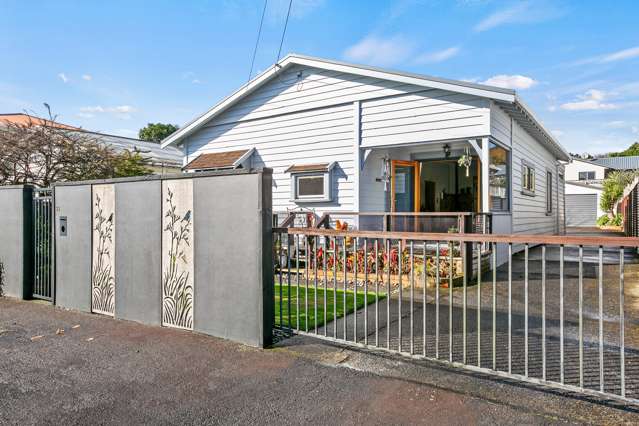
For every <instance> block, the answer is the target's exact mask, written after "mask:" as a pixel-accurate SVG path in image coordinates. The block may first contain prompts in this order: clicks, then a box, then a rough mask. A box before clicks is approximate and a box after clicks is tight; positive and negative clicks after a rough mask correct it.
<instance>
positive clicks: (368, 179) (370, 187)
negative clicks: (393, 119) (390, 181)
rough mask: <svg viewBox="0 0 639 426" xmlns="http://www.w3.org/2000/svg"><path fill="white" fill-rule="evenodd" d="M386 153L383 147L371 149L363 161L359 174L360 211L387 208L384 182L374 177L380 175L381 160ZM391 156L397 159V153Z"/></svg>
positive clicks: (383, 209) (375, 210)
mask: <svg viewBox="0 0 639 426" xmlns="http://www.w3.org/2000/svg"><path fill="white" fill-rule="evenodd" d="M393 151H395V150H393ZM388 153H389V151H387V150H384V149H381V150H373V151H372V152H371V153H370V155H369V156H368V158H367V159H366V162H365V163H364V168H363V170H362V171H361V173H360V175H359V194H360V195H359V210H360V211H362V212H383V211H386V209H387V205H386V197H388V195H387V193H386V192H384V182H377V181H376V179H377V178H379V177H381V175H382V161H383V158H384V156H385V155H387V154H388ZM393 158H394V159H398V157H397V155H394V156H393Z"/></svg>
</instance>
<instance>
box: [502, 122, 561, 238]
mask: <svg viewBox="0 0 639 426" xmlns="http://www.w3.org/2000/svg"><path fill="white" fill-rule="evenodd" d="M522 160H525V161H527V162H528V163H531V165H532V166H533V167H534V168H535V195H534V196H529V195H524V194H523V193H522V188H521V183H522V179H521V178H522V176H521V167H522ZM512 170H513V173H512V176H513V185H512V186H513V189H512V191H513V209H512V215H513V233H515V234H517V233H522V234H551V235H552V234H556V233H557V232H558V229H557V216H556V215H557V211H558V209H557V207H558V206H557V204H558V203H555V200H557V199H558V198H557V192H556V191H557V180H556V177H557V166H556V158H555V156H554V155H553V154H551V153H550V152H549V151H548V150H547V149H546V148H545V147H544V146H542V145H541V144H540V143H539V142H537V141H536V140H535V139H534V138H533V137H532V136H531V135H530V134H529V133H528V132H526V131H525V130H524V129H523V128H522V127H521V126H520V125H519V124H517V122H516V121H514V122H513V145H512ZM547 171H551V172H552V174H553V204H554V205H553V211H552V214H551V215H546V172H547ZM562 191H563V188H562Z"/></svg>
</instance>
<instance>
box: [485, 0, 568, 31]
mask: <svg viewBox="0 0 639 426" xmlns="http://www.w3.org/2000/svg"><path fill="white" fill-rule="evenodd" d="M562 14H563V11H562V10H560V9H559V8H558V6H557V4H556V3H551V2H547V1H542V0H537V1H535V2H531V1H521V2H517V3H514V4H512V5H511V6H508V7H506V8H504V9H501V10H497V11H495V12H493V13H492V14H491V15H488V16H487V17H486V18H484V19H482V20H481V21H480V22H479V23H478V24H477V25H475V28H474V29H475V31H477V32H482V31H487V30H490V29H493V28H496V27H499V26H501V25H506V24H523V23H534V22H542V21H547V20H549V19H553V18H557V17H559V16H561V15H562Z"/></svg>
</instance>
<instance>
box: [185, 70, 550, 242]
mask: <svg viewBox="0 0 639 426" xmlns="http://www.w3.org/2000/svg"><path fill="white" fill-rule="evenodd" d="M300 72H301V74H299V73H300ZM355 101H360V118H361V122H360V123H359V126H360V127H359V129H358V128H357V127H355V125H356V116H355V114H354V107H353V102H355ZM511 126H512V127H511ZM511 128H512V131H511ZM358 131H359V133H360V137H361V145H360V146H361V147H362V148H364V149H366V148H374V149H373V151H372V152H371V154H370V156H369V157H368V159H367V161H366V166H365V167H364V168H363V169H362V170H361V172H360V175H359V193H357V192H356V186H355V177H356V170H357V169H356V167H358V165H356V164H355V143H356V137H357V134H358ZM511 133H512V134H511ZM488 135H491V136H492V137H493V138H495V139H496V140H498V141H500V142H502V143H504V144H505V145H507V146H510V145H511V140H512V186H513V188H512V191H513V203H512V204H513V206H512V210H513V219H512V222H513V226H512V232H514V233H524V232H525V233H555V232H557V217H556V216H555V215H556V214H557V211H558V209H559V207H560V205H561V204H562V202H561V199H560V198H559V197H560V194H559V193H557V194H556V197H553V198H554V199H556V200H557V203H556V205H555V206H554V210H553V214H552V215H551V216H547V215H546V198H545V191H546V185H545V181H546V171H547V170H551V171H552V172H553V178H556V174H557V168H556V164H555V162H556V160H555V156H554V155H553V154H551V153H550V152H549V151H548V150H547V149H546V148H545V147H544V146H543V145H542V144H540V143H539V142H538V141H536V140H535V139H534V138H533V137H532V136H531V135H530V134H528V133H527V132H526V131H525V130H524V129H523V128H522V127H521V126H519V125H518V124H517V123H516V122H515V121H513V120H511V119H510V117H509V116H508V114H507V113H506V112H505V111H504V110H502V109H501V108H499V107H498V106H496V105H495V104H494V103H493V102H491V101H490V100H488V99H486V98H480V97H477V96H473V95H467V94H460V93H454V92H448V91H444V90H440V89H425V88H424V87H418V86H413V85H409V84H404V83H397V82H392V81H386V80H380V79H376V78H371V77H364V76H356V75H353V74H347V73H342V72H337V71H330V70H321V69H316V68H308V67H300V66H296V67H293V68H291V69H289V70H287V71H286V72H285V73H284V74H283V75H281V76H278V77H275V78H273V79H272V80H271V81H270V82H268V83H266V84H265V85H264V86H262V87H261V88H259V89H257V90H256V91H255V92H253V93H252V94H250V95H249V96H247V97H246V98H244V99H243V100H241V101H240V102H239V103H238V104H236V105H234V106H232V107H230V108H229V109H228V110H226V111H224V112H222V113H221V114H220V115H218V116H217V117H216V118H214V119H213V120H212V121H211V122H209V123H208V124H207V125H206V126H204V127H203V128H201V129H200V130H198V131H197V132H195V133H194V134H193V135H191V136H189V137H188V138H187V139H186V140H185V152H186V155H187V158H186V160H187V161H188V160H192V159H193V158H195V157H196V156H197V155H199V154H202V153H215V152H224V151H231V150H236V149H247V148H256V152H255V154H254V155H253V158H252V164H251V165H252V166H253V167H270V168H272V169H273V185H274V186H273V210H274V211H283V210H286V209H291V208H295V207H299V206H300V205H298V204H295V203H293V202H291V201H290V198H291V195H290V189H291V188H290V183H291V181H290V175H289V174H287V173H284V170H286V168H288V167H289V166H290V165H292V164H308V163H319V162H332V161H335V162H336V163H337V166H336V167H335V169H334V170H333V188H332V190H333V192H332V197H333V201H332V202H330V203H307V204H305V205H303V206H304V207H310V208H314V209H316V210H317V211H318V212H321V211H323V210H341V211H352V210H353V209H354V208H355V207H356V206H357V204H359V210H360V211H382V210H384V209H385V207H386V202H385V200H386V197H387V194H385V193H384V184H383V183H382V182H377V181H376V178H378V177H379V175H380V174H381V159H382V157H383V156H384V155H385V154H388V155H389V156H390V157H391V158H393V159H402V158H404V159H409V158H410V155H411V153H415V152H417V153H419V152H421V151H422V150H432V149H434V146H435V145H439V143H438V142H436V141H451V140H452V141H453V142H451V145H455V144H456V143H461V141H464V140H466V139H475V138H480V137H485V136H488ZM421 142H430V146H428V147H427V146H426V145H421V144H420V145H412V146H410V147H409V146H408V145H410V144H419V143H421ZM436 149H437V150H439V149H440V148H439V147H438V148H436ZM522 159H526V160H527V161H530V162H533V163H534V165H535V172H536V188H537V191H536V196H535V197H528V196H525V195H522V194H521V160H522ZM554 188H555V190H556V185H554ZM561 195H562V194H561ZM357 200H359V203H357Z"/></svg>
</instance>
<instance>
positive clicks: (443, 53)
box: [415, 46, 461, 63]
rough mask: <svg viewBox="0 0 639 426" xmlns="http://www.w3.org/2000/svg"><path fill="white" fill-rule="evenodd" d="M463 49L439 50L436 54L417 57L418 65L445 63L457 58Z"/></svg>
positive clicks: (457, 47) (456, 47)
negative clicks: (454, 57)
mask: <svg viewBox="0 0 639 426" xmlns="http://www.w3.org/2000/svg"><path fill="white" fill-rule="evenodd" d="M460 50H461V49H460V48H459V46H454V47H449V48H448V49H444V50H438V51H436V52H430V53H424V54H422V55H420V56H418V57H417V59H416V60H415V61H416V62H417V63H435V62H443V61H445V60H447V59H450V58H452V57H453V56H456V55H457V54H458V53H459V51H460Z"/></svg>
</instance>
